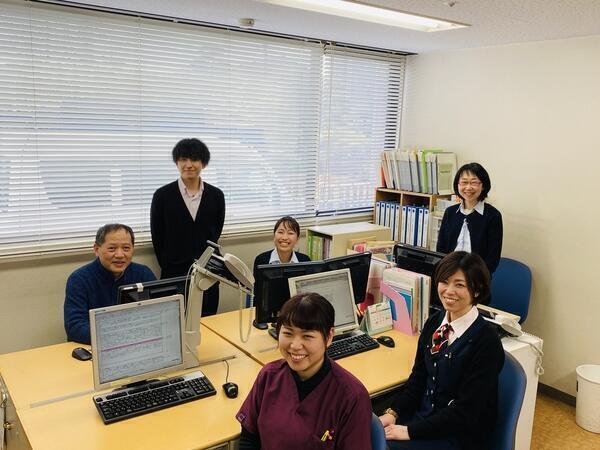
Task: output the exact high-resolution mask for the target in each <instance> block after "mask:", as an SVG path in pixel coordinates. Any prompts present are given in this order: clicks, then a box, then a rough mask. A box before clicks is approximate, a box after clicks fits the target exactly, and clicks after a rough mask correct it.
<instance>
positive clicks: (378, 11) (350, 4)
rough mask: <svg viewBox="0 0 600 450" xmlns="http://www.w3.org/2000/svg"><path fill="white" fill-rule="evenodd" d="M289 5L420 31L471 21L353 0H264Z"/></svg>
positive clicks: (448, 28)
mask: <svg viewBox="0 0 600 450" xmlns="http://www.w3.org/2000/svg"><path fill="white" fill-rule="evenodd" d="M261 1H262V2H263V3H271V4H274V5H279V6H287V7H289V8H296V9H303V10H306V11H312V12H317V13H321V14H329V15H334V16H340V17H346V18H349V19H355V20H362V21H366V22H374V23H378V24H382V25H390V26H394V27H401V28H408V29H411V30H417V31H444V30H454V29H457V28H464V27H468V26H470V25H467V24H464V23H458V22H449V21H447V20H442V19H435V18H432V17H425V16H420V15H416V14H411V13H407V12H403V11H398V10H395V9H388V8H382V7H378V6H371V5H367V4H365V3H361V2H357V1H354V0H261Z"/></svg>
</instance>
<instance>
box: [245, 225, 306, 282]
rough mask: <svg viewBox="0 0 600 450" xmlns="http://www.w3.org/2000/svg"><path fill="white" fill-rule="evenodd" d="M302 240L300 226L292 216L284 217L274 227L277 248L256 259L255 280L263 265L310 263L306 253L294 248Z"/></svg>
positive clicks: (274, 241) (274, 242)
mask: <svg viewBox="0 0 600 450" xmlns="http://www.w3.org/2000/svg"><path fill="white" fill-rule="evenodd" d="M299 238H300V224H298V221H297V220H296V219H294V218H293V217H291V216H284V217H282V218H281V219H279V220H278V221H277V222H276V223H275V227H273V244H274V245H275V248H274V249H273V250H268V251H266V252H264V253H261V254H260V255H258V256H257V257H256V258H255V259H254V278H256V267H258V266H260V265H262V264H284V263H297V262H306V261H310V258H309V257H308V256H307V255H305V254H304V253H300V252H295V251H294V247H295V246H296V244H297V243H298V239H299Z"/></svg>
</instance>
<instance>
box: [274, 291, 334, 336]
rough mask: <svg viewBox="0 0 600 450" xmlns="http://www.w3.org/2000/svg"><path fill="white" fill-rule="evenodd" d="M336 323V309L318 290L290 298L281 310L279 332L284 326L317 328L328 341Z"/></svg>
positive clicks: (278, 320) (305, 328)
mask: <svg viewBox="0 0 600 450" xmlns="http://www.w3.org/2000/svg"><path fill="white" fill-rule="evenodd" d="M334 323H335V310H334V309H333V306H331V303H329V302H328V301H327V300H326V299H325V297H323V296H322V295H320V294H317V293H316V292H307V293H302V294H296V295H294V296H293V297H292V298H290V299H289V300H288V301H287V302H285V304H284V305H283V308H281V311H280V312H279V317H278V318H277V326H276V329H277V334H278V335H279V331H280V330H281V327H282V326H284V325H285V326H286V327H297V328H300V329H302V330H315V331H318V332H319V333H321V335H322V336H323V340H324V341H325V342H327V339H328V337H329V332H330V331H331V329H332V328H333V326H334Z"/></svg>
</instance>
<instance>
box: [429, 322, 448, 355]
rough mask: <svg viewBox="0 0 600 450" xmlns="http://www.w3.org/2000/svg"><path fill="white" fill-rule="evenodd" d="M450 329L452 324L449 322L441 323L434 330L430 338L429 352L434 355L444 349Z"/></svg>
mask: <svg viewBox="0 0 600 450" xmlns="http://www.w3.org/2000/svg"><path fill="white" fill-rule="evenodd" d="M451 331H452V326H451V325H450V324H449V323H446V324H444V325H442V326H441V327H440V328H438V329H437V330H435V333H433V337H432V339H431V354H432V355H435V354H436V353H439V352H440V351H442V350H444V349H445V348H446V347H447V346H448V336H450V332H451Z"/></svg>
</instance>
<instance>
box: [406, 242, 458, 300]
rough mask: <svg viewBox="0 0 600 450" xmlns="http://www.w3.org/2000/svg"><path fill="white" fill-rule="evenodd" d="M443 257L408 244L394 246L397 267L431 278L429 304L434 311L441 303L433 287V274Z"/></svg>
mask: <svg viewBox="0 0 600 450" xmlns="http://www.w3.org/2000/svg"><path fill="white" fill-rule="evenodd" d="M444 256H446V255H445V254H444V253H438V252H434V251H431V250H427V249H425V248H423V247H415V246H413V245H408V244H396V245H395V246H394V261H395V262H396V265H397V266H398V267H400V268H401V269H406V270H410V271H411V272H417V273H422V274H423V275H429V276H430V277H431V283H432V286H431V297H430V299H429V304H430V307H431V308H434V309H441V308H442V303H441V302H440V299H439V297H438V293H437V285H433V284H434V283H435V281H434V280H433V274H434V272H435V268H436V266H437V264H438V263H439V262H440V261H441V260H442V258H443V257H444Z"/></svg>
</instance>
